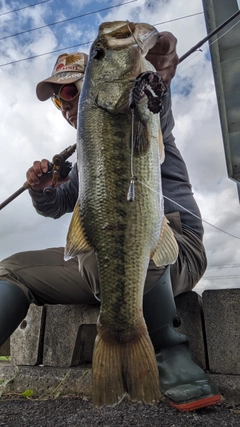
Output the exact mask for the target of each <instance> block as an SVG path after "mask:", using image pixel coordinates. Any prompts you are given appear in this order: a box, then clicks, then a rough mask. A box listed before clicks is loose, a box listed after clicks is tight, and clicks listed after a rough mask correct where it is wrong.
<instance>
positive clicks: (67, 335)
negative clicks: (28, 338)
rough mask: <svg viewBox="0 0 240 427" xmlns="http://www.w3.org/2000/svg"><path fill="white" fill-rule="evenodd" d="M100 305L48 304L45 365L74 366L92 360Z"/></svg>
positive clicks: (44, 348) (44, 349)
mask: <svg viewBox="0 0 240 427" xmlns="http://www.w3.org/2000/svg"><path fill="white" fill-rule="evenodd" d="M98 314H99V305H98V304H97V305H48V306H47V314H46V324H45V334H44V346H43V365H45V366H58V367H70V366H76V365H79V364H83V363H90V362H91V361H92V352H93V345H94V340H95V337H96V323H97V318H98Z"/></svg>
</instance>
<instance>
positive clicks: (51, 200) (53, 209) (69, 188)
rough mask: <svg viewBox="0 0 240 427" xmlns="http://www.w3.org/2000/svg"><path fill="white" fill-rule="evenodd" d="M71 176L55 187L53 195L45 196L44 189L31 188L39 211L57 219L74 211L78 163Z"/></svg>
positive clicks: (33, 200)
mask: <svg viewBox="0 0 240 427" xmlns="http://www.w3.org/2000/svg"><path fill="white" fill-rule="evenodd" d="M69 177H70V179H69V180H68V181H67V182H64V183H63V184H62V185H61V186H60V187H57V188H55V190H54V191H53V194H52V195H51V196H45V195H44V194H43V192H42V191H34V190H29V194H30V196H31V198H32V203H33V206H34V208H35V209H36V211H37V213H39V214H40V215H43V216H46V217H51V218H54V219H57V218H60V217H61V216H62V215H64V214H65V213H67V212H72V211H73V209H74V206H75V204H76V201H77V198H78V172H77V164H75V165H74V166H73V169H72V170H71V172H70V174H69Z"/></svg>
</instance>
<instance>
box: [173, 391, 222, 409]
mask: <svg viewBox="0 0 240 427" xmlns="http://www.w3.org/2000/svg"><path fill="white" fill-rule="evenodd" d="M221 400H222V396H221V394H216V395H215V396H209V397H204V398H203V399H199V400H194V401H192V402H187V403H175V402H173V401H172V400H170V405H171V406H173V407H174V408H176V409H178V410H179V411H184V412H188V411H195V410H196V409H201V408H206V407H207V406H212V405H217V404H218V403H220V402H221Z"/></svg>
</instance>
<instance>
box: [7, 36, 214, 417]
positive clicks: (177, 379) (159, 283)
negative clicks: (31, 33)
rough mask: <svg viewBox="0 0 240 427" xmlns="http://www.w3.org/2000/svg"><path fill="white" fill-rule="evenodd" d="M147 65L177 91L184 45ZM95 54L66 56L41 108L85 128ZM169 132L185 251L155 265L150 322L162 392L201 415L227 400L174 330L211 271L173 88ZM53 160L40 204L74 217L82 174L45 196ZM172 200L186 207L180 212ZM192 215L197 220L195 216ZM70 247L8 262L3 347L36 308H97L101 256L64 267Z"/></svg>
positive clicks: (168, 162)
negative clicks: (83, 103) (85, 91)
mask: <svg viewBox="0 0 240 427" xmlns="http://www.w3.org/2000/svg"><path fill="white" fill-rule="evenodd" d="M147 59H149V61H151V62H152V63H153V65H154V66H155V68H156V69H157V71H158V72H159V74H160V75H161V76H162V78H163V79H164V80H165V82H166V83H167V84H168V85H169V84H170V81H171V79H172V77H173V76H174V74H175V70H176V66H177V63H178V57H177V54H176V39H175V37H174V36H173V35H172V34H171V33H167V32H165V33H160V34H159V40H158V42H157V44H156V45H155V46H154V47H153V48H152V49H151V50H150V51H149V53H148V56H147ZM86 62H87V55H85V54H82V53H72V54H69V55H68V54H63V55H60V56H59V57H58V59H57V62H56V64H55V66H54V69H53V73H52V75H51V77H50V78H48V79H45V80H43V81H42V82H40V83H39V84H38V85H37V96H38V98H39V99H40V100H41V101H46V100H47V99H49V98H51V99H52V101H53V102H54V104H55V106H56V107H57V108H58V109H60V110H61V113H62V115H63V117H64V118H65V119H66V120H67V121H68V123H69V124H70V125H71V126H73V127H75V128H77V112H78V98H79V92H80V91H81V86H82V80H83V76H84V70H85V66H86ZM163 106H164V109H163V111H162V112H161V128H162V133H163V141H164V145H165V161H164V163H163V165H162V184H163V193H164V195H165V196H166V199H165V214H166V216H167V218H168V220H169V221H170V226H171V227H172V230H173V232H174V234H175V237H176V240H177V242H178V245H179V256H178V259H177V261H176V263H175V264H173V265H172V266H171V267H170V273H171V280H170V276H169V267H168V268H166V269H164V267H161V268H157V267H156V266H155V265H154V263H153V261H150V263H149V269H148V274H147V278H146V284H145V295H144V302H143V309H144V317H145V320H146V324H147V326H148V330H149V334H150V337H151V340H152V342H153V345H154V348H155V353H156V359H157V364H158V369H159V376H160V388H161V391H162V392H163V393H164V394H165V396H167V397H168V398H169V399H170V401H171V403H172V404H173V405H174V406H175V407H177V408H178V409H181V410H194V409H196V408H199V407H204V406H209V405H212V404H214V403H217V402H219V401H220V399H221V396H220V395H219V392H218V389H217V386H216V385H215V384H214V383H213V382H212V381H211V379H210V377H209V376H208V375H206V374H205V372H204V371H203V370H202V369H200V368H199V367H198V366H197V365H196V364H195V363H194V362H193V361H192V359H191V356H190V352H189V344H188V340H187V337H186V336H185V335H181V334H178V333H177V332H176V331H175V329H174V328H173V320H174V317H175V314H176V307H175V303H174V298H173V294H174V295H179V294H180V293H183V292H186V291H188V290H191V289H192V288H193V287H194V286H195V285H196V283H197V282H198V281H199V279H200V278H201V277H202V275H203V273H204V271H205V269H206V256H205V251H204V247H203V244H202V237H203V227H202V222H201V219H200V212H199V209H198V207H197V204H196V202H195V200H194V198H193V195H192V190H191V185H190V182H189V177H188V173H187V169H186V165H185V163H184V161H183V159H182V157H181V155H180V153H179V151H178V149H177V148H176V145H175V142H174V138H173V136H172V129H173V127H174V120H173V116H172V111H171V97H170V89H169V91H168V94H167V96H165V97H164V99H163ZM48 167H49V162H48V160H47V159H43V160H42V161H35V162H34V164H33V166H32V167H31V168H30V169H29V170H28V171H27V180H28V182H29V184H30V185H31V189H30V191H29V193H30V196H31V197H32V201H33V205H34V207H35V209H36V210H37V212H38V213H39V214H41V215H43V216H50V217H53V218H55V219H56V218H59V217H61V216H62V215H63V214H65V213H66V212H72V211H73V208H74V206H75V203H76V200H77V197H78V178H77V167H76V165H74V167H73V169H72V171H71V172H70V174H69V177H68V178H67V179H66V180H65V181H64V182H61V183H60V185H59V186H58V187H57V188H55V190H54V191H53V193H52V194H51V195H49V196H48V195H45V193H44V192H43V189H44V188H45V187H46V186H48V185H49V184H50V183H51V178H50V176H49V174H47V172H48ZM169 199H172V200H174V201H175V202H177V203H179V204H180V205H183V208H180V207H179V206H177V205H175V204H174V203H173V202H171V201H169ZM184 208H186V209H188V211H191V212H193V213H194V214H195V216H192V215H190V214H189V212H188V211H186V210H184ZM63 251H64V249H63V248H53V249H46V250H44V251H42V250H41V251H31V252H22V253H18V254H15V255H13V256H11V257H9V258H7V259H5V260H3V261H2V262H1V263H0V345H1V344H2V343H3V342H4V341H5V340H6V339H7V338H8V337H9V336H10V335H11V333H12V332H13V331H14V330H15V328H16V327H17V326H18V324H19V323H20V322H21V320H22V319H23V318H24V317H25V315H26V313H27V310H28V307H29V304H30V303H34V304H37V305H43V304H45V303H48V304H96V303H97V300H96V298H95V295H97V294H98V292H99V281H98V269H97V262H96V258H95V255H94V253H93V252H91V253H88V254H82V255H81V271H80V272H79V270H78V261H77V259H76V258H75V259H72V260H70V261H67V262H64V260H63Z"/></svg>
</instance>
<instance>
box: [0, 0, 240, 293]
mask: <svg viewBox="0 0 240 427" xmlns="http://www.w3.org/2000/svg"><path fill="white" fill-rule="evenodd" d="M219 1H226V0H219ZM35 2H37V0H35V1H34V0H31V1H30V0H27V1H20V0H14V1H9V0H5V1H4V0H0V39H2V40H0V81H1V97H0V116H1V121H0V135H1V167H0V183H1V184H0V203H1V202H2V201H3V200H5V199H6V198H7V197H8V196H9V195H10V194H12V193H13V192H14V191H16V190H17V189H18V188H19V187H20V186H21V185H22V184H23V182H24V181H25V174H26V171H27V169H28V168H29V167H30V166H31V164H32V163H33V161H34V160H38V159H42V158H47V159H49V160H51V159H52V157H53V155H54V154H56V153H58V152H60V151H62V150H63V149H64V148H65V147H67V146H69V145H70V144H73V143H75V140H76V132H75V130H74V129H71V128H70V127H69V125H68V124H67V123H65V122H64V120H63V118H62V117H61V114H60V113H59V111H57V110H56V109H54V107H53V105H52V103H51V101H46V102H42V103H41V102H39V101H38V100H37V98H36V95H35V88H36V85H37V83H38V82H39V81H41V80H43V79H45V78H47V77H48V76H49V75H50V74H51V71H52V68H53V65H54V63H55V60H56V58H57V56H58V54H60V53H62V52H63V51H64V50H67V51H69V50H72V51H76V50H82V51H85V52H88V50H89V48H90V45H89V44H85V45H82V43H85V42H89V41H91V40H94V38H95V36H96V34H97V29H98V25H99V24H100V23H101V22H104V21H109V20H110V21H112V20H126V19H128V20H134V21H138V22H148V23H150V24H155V25H156V24H158V25H157V29H158V30H159V31H162V30H167V31H171V32H172V33H174V35H175V36H176V37H177V39H178V54H179V56H181V55H183V54H184V53H185V52H186V51H188V50H189V49H190V48H191V47H192V46H193V45H195V44H196V43H197V42H198V41H199V40H201V39H202V38H203V37H205V35H206V27H205V21H204V15H203V8H202V1H201V0H194V1H191V2H190V1H189V0H167V1H166V0H136V1H134V2H130V3H128V4H125V5H121V6H120V7H114V8H111V9H108V10H106V11H102V12H96V13H94V14H90V15H87V16H84V17H81V18H78V19H74V20H69V21H66V22H64V23H61V24H57V25H53V26H48V25H49V24H51V23H53V22H56V21H60V20H64V19H68V18H72V17H74V16H78V15H81V14H87V13H91V12H93V11H97V10H99V9H103V8H108V7H112V6H116V5H119V4H122V3H124V2H123V1H117V0H116V1H115V0H114V1H111V0H105V1H104V0H101V1H91V0H85V1H84V0H64V1H62V0H50V1H48V2H45V3H42V4H39V5H37V6H34V7H29V8H25V9H22V10H20V11H18V12H13V13H7V14H6V12H9V11H11V10H13V9H17V8H22V7H24V6H27V5H30V4H34V3H35ZM125 3H127V2H126V1H125ZM189 15H193V16H189ZM183 17H186V18H184V19H178V18H183ZM166 21H170V22H166ZM161 22H165V24H162V25H160V23H161ZM36 27H44V28H41V29H38V30H36V31H30V32H27V31H28V30H30V29H34V28H36ZM23 31H25V33H24V34H22V35H19V36H15V37H7V36H10V35H13V34H15V33H20V32H23ZM3 37H7V38H4V39H3ZM73 45H77V46H76V47H74V48H72V49H67V48H69V47H70V46H73ZM59 49H64V50H62V51H59V53H51V54H49V55H45V53H47V52H52V51H57V50H59ZM29 57H35V58H34V59H29V60H25V59H26V58H29ZM209 59H210V57H209V52H208V44H207V43H206V44H205V45H204V46H203V47H202V52H197V53H195V54H193V55H192V56H191V57H190V58H188V59H186V60H185V61H184V62H183V63H181V64H180V65H179V67H178V69H177V73H176V76H175V78H174V80H173V82H172V92H173V111H174V117H175V129H174V135H175V137H176V143H177V145H178V147H179V149H180V151H181V153H182V155H183V157H184V159H185V161H186V164H187V167H188V171H189V175H190V179H191V183H192V186H193V191H194V195H195V198H196V200H197V202H198V204H199V206H200V209H201V212H202V216H203V218H204V219H206V221H208V222H210V223H213V224H215V225H217V226H219V227H220V228H223V229H225V230H226V231H228V232H230V233H232V234H235V235H240V232H239V230H240V206H239V201H238V195H237V190H236V184H235V183H234V182H233V181H231V180H230V179H229V178H228V177H227V170H226V163H225V156H224V149H223V143H222V135H221V128H220V121H219V114H218V107H217V101H216V93H215V86H214V81H213V75H212V68H211V62H210V60H209ZM21 60H23V61H21ZM15 61H21V62H15ZM9 62H14V63H12V64H10V65H7V66H3V64H6V63H9ZM71 160H72V161H74V160H75V159H74V156H73V157H72V158H71ZM70 218H71V215H70V214H68V215H65V216H64V217H63V218H61V219H59V220H57V221H54V220H52V219H46V218H42V217H41V216H39V215H37V214H36V212H35V211H34V209H33V207H32V204H31V200H30V198H29V196H28V193H27V192H25V193H24V194H22V195H21V196H20V197H18V199H16V200H15V201H14V202H12V203H11V204H10V205H9V206H8V207H6V208H4V209H3V210H2V211H0V241H1V245H0V259H2V258H5V257H7V256H9V255H11V254H12V253H14V252H17V251H23V250H31V249H42V248H46V247H50V246H64V245H65V239H66V234H67V230H68V225H69V221H70ZM204 243H205V246H206V249H207V255H208V262H209V270H208V271H207V272H206V275H205V278H204V279H203V280H202V281H201V282H200V284H199V289H200V290H202V289H204V288H205V287H206V286H210V287H219V286H225V287H230V286H233V287H234V286H239V285H240V280H239V278H234V279H231V278H228V279H227V280H222V279H221V280H215V279H214V280H212V279H208V277H210V276H216V275H220V276H221V277H223V276H224V275H226V274H227V275H228V276H229V275H232V274H233V273H235V275H236V272H237V273H238V275H240V269H239V266H238V269H237V268H236V267H233V268H232V269H233V271H231V268H229V266H230V265H233V264H238V260H239V257H240V244H239V240H236V239H233V238H230V237H229V236H226V235H224V234H223V233H220V232H218V231H217V230H215V229H213V228H211V227H210V226H209V225H207V224H206V225H205V237H204ZM216 265H217V266H218V267H217V268H216V267H215V268H214V269H213V268H212V266H216ZM223 266H226V267H223ZM223 268H225V270H224V274H223Z"/></svg>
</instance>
